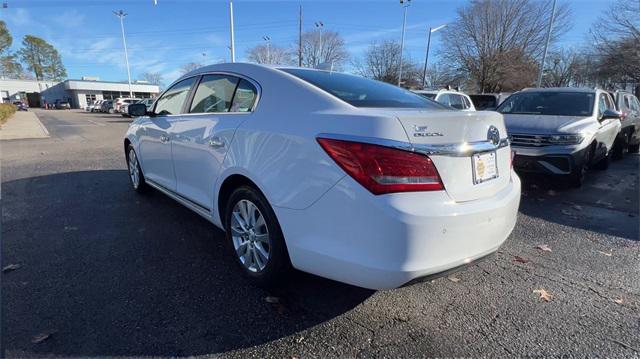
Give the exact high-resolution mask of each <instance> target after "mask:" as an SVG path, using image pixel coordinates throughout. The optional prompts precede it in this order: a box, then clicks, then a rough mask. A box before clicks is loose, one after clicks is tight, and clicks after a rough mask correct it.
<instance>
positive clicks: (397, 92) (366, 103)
mask: <svg viewBox="0 0 640 359" xmlns="http://www.w3.org/2000/svg"><path fill="white" fill-rule="evenodd" d="M281 70H282V71H284V72H287V73H289V74H291V75H294V76H296V77H298V78H300V79H302V80H304V81H306V82H308V83H310V84H312V85H314V86H316V87H318V88H320V89H322V90H324V91H326V92H328V93H330V94H332V95H333V96H335V97H337V98H339V99H341V100H342V101H345V102H347V103H349V104H351V105H353V106H356V107H388V108H422V109H434V110H447V109H448V108H447V107H445V106H442V105H440V104H438V103H436V102H434V101H431V100H428V99H426V98H424V97H422V96H419V95H416V94H414V93H413V92H411V91H408V90H404V89H402V88H400V87H397V86H393V85H390V84H387V83H384V82H380V81H375V80H370V79H366V78H364V77H359V76H354V75H348V74H344V73H340V72H330V71H319V70H306V69H281Z"/></svg>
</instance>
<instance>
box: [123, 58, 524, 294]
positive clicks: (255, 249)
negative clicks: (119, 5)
mask: <svg viewBox="0 0 640 359" xmlns="http://www.w3.org/2000/svg"><path fill="white" fill-rule="evenodd" d="M129 114H131V115H132V116H134V117H137V116H140V117H138V118H137V119H136V120H134V121H133V122H132V123H131V125H130V126H129V129H128V131H127V133H126V135H125V138H124V149H125V156H126V160H127V165H128V169H129V177H130V181H131V184H132V187H133V188H134V189H135V190H136V191H139V192H140V191H144V190H145V189H148V187H149V186H150V187H153V188H155V189H157V190H159V191H160V192H163V193H164V194H166V195H168V196H169V197H171V198H173V199H175V200H176V201H178V202H179V203H181V204H183V205H184V206H186V207H188V208H190V209H191V210H193V211H195V212H196V213H198V214H199V215H201V216H203V217H204V218H206V219H207V220H209V221H211V222H212V223H214V224H215V225H217V226H219V227H221V228H224V230H225V232H226V241H227V242H228V245H229V247H230V253H232V254H233V256H234V257H235V259H236V261H237V263H238V264H239V266H240V268H242V270H243V271H244V273H245V274H246V276H247V277H248V278H250V279H251V280H252V281H254V282H255V283H257V284H259V285H270V284H274V283H278V282H281V281H283V280H284V278H285V277H286V274H287V272H288V271H289V270H290V269H291V267H293V268H297V269H299V270H302V271H305V272H310V273H314V274H317V275H320V276H323V277H327V278H331V279H334V280H338V281H342V282H346V283H350V284H354V285H358V286H362V287H367V288H374V289H381V288H394V287H398V286H401V285H403V284H406V283H408V282H410V281H412V280H414V279H417V278H420V277H424V276H428V275H431V274H436V273H440V272H442V271H445V270H448V269H451V268H455V267H458V266H463V265H466V264H468V263H470V262H472V261H474V260H475V259H478V258H480V257H484V256H486V255H488V254H490V253H493V252H495V251H496V250H497V249H498V248H499V247H500V245H501V244H502V243H503V242H504V241H505V239H506V238H507V237H508V236H509V234H510V233H511V231H512V229H513V227H514V225H515V222H516V216H517V212H518V205H519V201H520V180H519V178H518V176H517V175H516V174H515V172H513V171H512V169H511V149H510V146H509V140H508V138H507V134H506V128H505V126H504V122H503V119H502V115H500V114H499V113H496V112H473V113H461V112H460V111H454V110H453V109H451V108H450V107H446V106H443V105H441V104H438V103H436V102H434V101H430V100H427V99H425V98H423V97H421V96H418V95H416V94H414V93H411V92H410V91H407V90H404V89H401V88H399V87H396V86H393V85H389V84H385V83H382V82H378V81H373V80H369V79H365V78H361V77H357V76H353V75H347V74H342V73H338V72H331V71H322V70H314V69H303V68H289V67H279V68H275V67H266V66H261V65H256V64H242V63H233V64H218V65H212V66H207V67H204V68H201V69H199V70H196V71H193V72H191V73H189V74H187V75H184V76H183V77H182V78H180V79H179V80H178V81H177V82H175V83H174V84H173V85H171V86H170V87H169V88H168V89H167V90H166V91H165V92H164V93H163V94H161V95H160V97H159V98H158V99H157V100H156V101H155V104H154V105H153V108H152V110H151V113H148V112H147V108H146V106H145V105H144V104H132V105H129ZM146 215H147V216H150V217H153V215H154V214H153V213H147V214H146Z"/></svg>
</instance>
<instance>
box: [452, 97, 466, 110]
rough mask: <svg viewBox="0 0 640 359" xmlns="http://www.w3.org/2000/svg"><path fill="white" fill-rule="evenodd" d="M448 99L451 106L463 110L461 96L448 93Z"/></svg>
mask: <svg viewBox="0 0 640 359" xmlns="http://www.w3.org/2000/svg"><path fill="white" fill-rule="evenodd" d="M449 101H450V102H451V107H453V108H455V109H458V110H464V108H465V107H464V103H463V100H462V96H460V95H454V94H449Z"/></svg>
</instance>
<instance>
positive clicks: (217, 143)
mask: <svg viewBox="0 0 640 359" xmlns="http://www.w3.org/2000/svg"><path fill="white" fill-rule="evenodd" d="M209 147H211V148H221V147H224V141H223V140H222V138H220V137H217V136H216V137H211V138H210V139H209Z"/></svg>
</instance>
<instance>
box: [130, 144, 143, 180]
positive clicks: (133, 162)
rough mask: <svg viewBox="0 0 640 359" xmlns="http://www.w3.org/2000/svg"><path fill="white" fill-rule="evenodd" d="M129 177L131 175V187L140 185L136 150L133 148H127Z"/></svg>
mask: <svg viewBox="0 0 640 359" xmlns="http://www.w3.org/2000/svg"><path fill="white" fill-rule="evenodd" d="M129 177H131V184H132V185H133V188H134V189H138V186H140V169H139V167H138V158H137V157H136V152H135V151H134V150H133V149H130V150H129Z"/></svg>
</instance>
